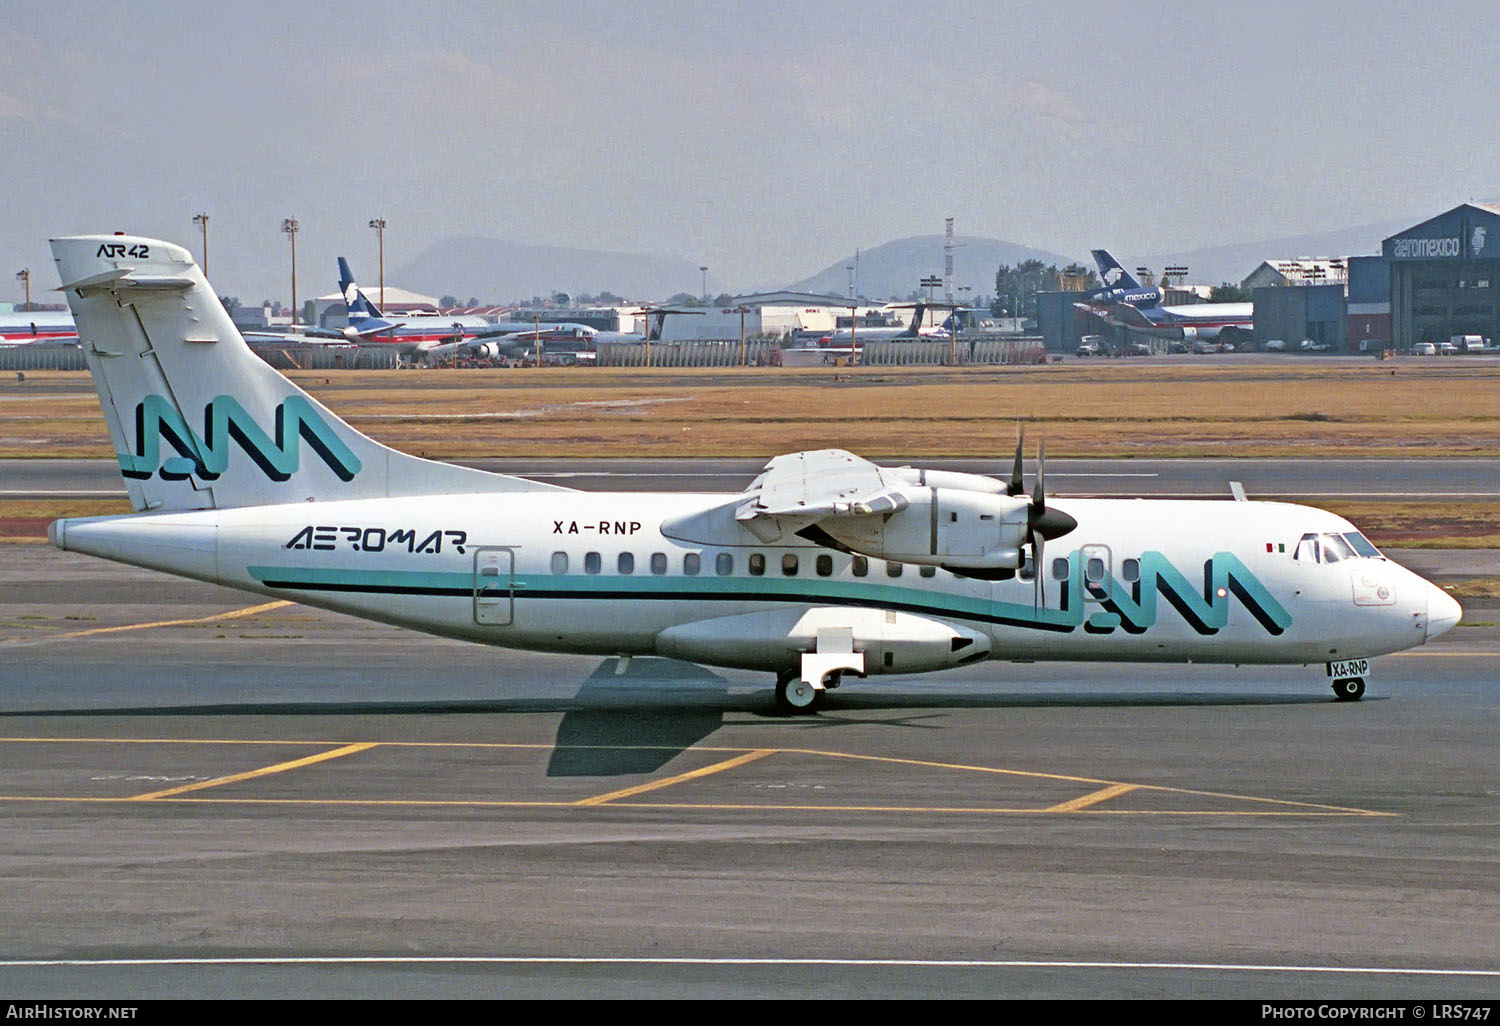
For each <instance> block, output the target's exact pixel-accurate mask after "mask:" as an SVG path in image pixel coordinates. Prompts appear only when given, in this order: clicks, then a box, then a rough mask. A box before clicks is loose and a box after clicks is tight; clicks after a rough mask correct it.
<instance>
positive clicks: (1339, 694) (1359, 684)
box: [1333, 677, 1365, 702]
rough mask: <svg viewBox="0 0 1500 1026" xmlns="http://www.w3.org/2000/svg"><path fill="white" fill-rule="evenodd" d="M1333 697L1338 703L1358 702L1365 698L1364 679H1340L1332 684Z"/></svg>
mask: <svg viewBox="0 0 1500 1026" xmlns="http://www.w3.org/2000/svg"><path fill="white" fill-rule="evenodd" d="M1333 695H1334V698H1335V699H1336V700H1337V701H1340V702H1358V701H1359V700H1360V699H1361V698H1363V697H1364V696H1365V679H1364V678H1363V677H1340V678H1339V679H1338V680H1336V681H1334V682H1333Z"/></svg>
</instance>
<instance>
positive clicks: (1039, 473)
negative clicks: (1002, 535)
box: [1031, 438, 1047, 519]
mask: <svg viewBox="0 0 1500 1026" xmlns="http://www.w3.org/2000/svg"><path fill="white" fill-rule="evenodd" d="M1046 482H1047V440H1046V439H1045V438H1043V439H1042V442H1041V444H1040V445H1038V446H1037V449H1036V487H1035V488H1033V489H1032V491H1031V511H1032V518H1033V519H1035V518H1036V517H1040V516H1041V515H1042V514H1043V513H1044V512H1045V511H1046V509H1047V484H1046Z"/></svg>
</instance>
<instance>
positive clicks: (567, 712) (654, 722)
mask: <svg viewBox="0 0 1500 1026" xmlns="http://www.w3.org/2000/svg"><path fill="white" fill-rule="evenodd" d="M933 684H934V681H931V680H924V681H922V682H921V684H919V685H916V686H915V687H911V689H910V690H903V689H902V688H903V685H902V682H900V681H897V680H893V681H891V682H880V683H876V682H873V681H872V682H869V683H865V682H860V681H853V682H851V683H850V684H849V685H847V686H846V687H844V688H841V689H839V690H838V691H835V692H832V693H830V694H829V695H828V696H827V698H826V699H825V702H824V705H823V707H822V710H821V711H820V712H819V713H817V714H814V715H811V716H795V717H785V716H782V715H780V714H778V713H777V711H776V705H775V701H774V698H773V695H772V689H771V688H770V687H769V686H767V687H766V688H764V689H760V688H757V689H755V690H748V689H746V688H744V686H743V685H737V686H735V687H734V689H733V690H731V684H730V682H729V681H728V680H726V679H725V678H723V677H721V676H719V675H718V674H716V673H714V672H713V671H711V670H709V669H707V668H705V667H702V666H699V665H697V664H694V663H686V662H679V661H677V660H672V659H658V658H645V657H637V658H635V659H632V660H631V661H630V662H629V663H628V664H627V665H626V666H625V667H623V668H622V667H621V666H620V662H619V660H617V659H613V658H611V659H605V660H603V661H602V662H601V663H600V664H599V665H598V666H597V667H595V668H594V670H593V671H592V672H591V673H590V674H589V676H588V677H587V678H585V679H584V680H583V681H582V683H581V684H580V686H579V688H578V691H577V692H576V694H575V695H574V696H573V697H571V698H540V697H521V698H510V699H507V698H499V699H457V700H450V701H422V702H404V701H376V702H368V701H366V702H349V701H308V702H266V703H253V702H234V703H227V702H226V703H206V704H198V705H156V706H147V707H142V706H134V707H129V706H127V707H111V708H101V707H90V708H63V709H27V710H4V711H0V719H11V718H17V717H37V716H66V717H75V716H88V717H103V716H143V717H146V716H151V717H155V716H340V717H351V716H387V715H388V716H440V715H471V716H478V715H487V714H488V715H495V714H528V713H529V714H536V713H543V714H545V713H559V712H560V713H562V714H563V715H562V719H561V721H560V722H559V723H558V726H557V732H556V738H555V746H554V748H553V751H552V754H551V757H550V759H549V762H548V766H547V775H548V776H549V777H579V776H591V777H608V776H625V775H638V774H644V773H650V772H654V771H656V770H658V769H660V768H661V767H662V766H664V765H666V764H667V763H669V762H671V761H672V760H673V759H675V758H676V757H677V756H679V755H680V754H682V753H683V752H684V751H686V750H688V749H690V748H692V747H693V746H694V745H696V744H698V743H699V742H701V741H703V740H704V739H706V738H708V737H710V736H712V735H713V734H714V733H715V732H716V731H718V730H719V729H720V728H721V727H722V726H723V725H724V716H725V714H726V713H739V714H748V715H751V716H754V717H757V720H756V721H752V723H755V722H758V723H759V725H761V726H765V727H779V728H782V729H798V730H806V729H813V730H826V729H837V728H840V727H855V726H864V727H870V726H894V727H907V728H917V729H928V730H937V729H942V724H941V723H940V722H932V721H934V720H935V719H936V718H937V717H938V716H940V715H941V714H942V713H943V712H945V711H951V710H960V709H999V710H1003V709H1046V708H1057V709H1066V708H1077V709H1099V708H1105V709H1109V708H1121V709H1123V708H1145V709H1149V708H1162V709H1170V708H1204V707H1215V706H1221V707H1255V706H1266V707H1277V706H1296V705H1323V704H1328V703H1330V702H1332V701H1333V698H1332V696H1331V695H1328V696H1326V697H1325V696H1324V695H1321V694H1316V693H1313V692H1310V691H1296V690H1291V689H1288V690H1287V691H1285V692H1277V691H1275V690H1272V689H1274V688H1275V687H1276V684H1275V683H1274V682H1269V681H1268V682H1266V690H1264V691H1256V692H1251V691H1231V690H1207V691H1197V692H1194V691H1155V692H1142V691H1120V692H1116V693H1108V692H1103V691H1100V690H1097V689H1094V688H1090V689H1089V690H1086V691H1077V690H1068V688H1069V687H1070V684H1069V682H1067V681H1066V680H1062V681H1060V682H1059V687H1058V690H1036V691H1006V692H997V691H995V690H991V689H988V688H986V689H983V690H981V689H977V688H975V687H974V686H972V685H970V686H965V685H962V684H957V683H955V684H952V685H949V686H948V687H947V688H943V689H941V690H939V689H935V688H934V686H933ZM1371 700H1376V701H1378V699H1367V701H1371ZM879 712H889V713H893V714H895V715H893V716H890V717H885V718H878V717H877V718H873V719H872V718H871V716H870V715H869V714H870V713H879ZM746 725H747V724H746V723H744V721H737V722H736V726H746Z"/></svg>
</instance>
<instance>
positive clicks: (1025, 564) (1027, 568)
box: [1016, 552, 1036, 581]
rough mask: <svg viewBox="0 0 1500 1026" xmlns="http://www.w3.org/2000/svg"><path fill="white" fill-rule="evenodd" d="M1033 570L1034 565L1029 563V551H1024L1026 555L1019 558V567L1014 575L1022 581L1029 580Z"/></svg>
mask: <svg viewBox="0 0 1500 1026" xmlns="http://www.w3.org/2000/svg"><path fill="white" fill-rule="evenodd" d="M1035 572H1036V571H1035V567H1033V566H1032V563H1031V553H1030V552H1028V553H1026V557H1025V558H1024V559H1022V560H1021V568H1020V569H1019V570H1017V571H1016V576H1017V577H1019V578H1021V580H1023V581H1029V580H1031V578H1032V575H1033V574H1034V573H1035Z"/></svg>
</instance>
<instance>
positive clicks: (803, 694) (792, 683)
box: [776, 670, 843, 716]
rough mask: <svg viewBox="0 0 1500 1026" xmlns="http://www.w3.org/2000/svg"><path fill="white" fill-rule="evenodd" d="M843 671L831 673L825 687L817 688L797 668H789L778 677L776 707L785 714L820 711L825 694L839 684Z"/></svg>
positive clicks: (803, 714)
mask: <svg viewBox="0 0 1500 1026" xmlns="http://www.w3.org/2000/svg"><path fill="white" fill-rule="evenodd" d="M842 678H843V674H841V673H831V674H829V675H828V676H827V677H826V678H825V680H824V684H823V687H821V688H815V687H813V686H812V685H811V684H808V683H807V682H806V681H804V680H803V679H802V674H800V673H798V672H797V671H796V670H787V671H786V672H785V673H782V674H780V675H779V676H777V678H776V709H777V711H778V712H780V713H782V714H783V715H785V716H806V715H809V714H810V713H814V712H817V711H818V706H820V705H822V704H823V694H824V692H825V691H827V690H832V689H833V688H836V687H838V686H839V683H840V681H841V680H842Z"/></svg>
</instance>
